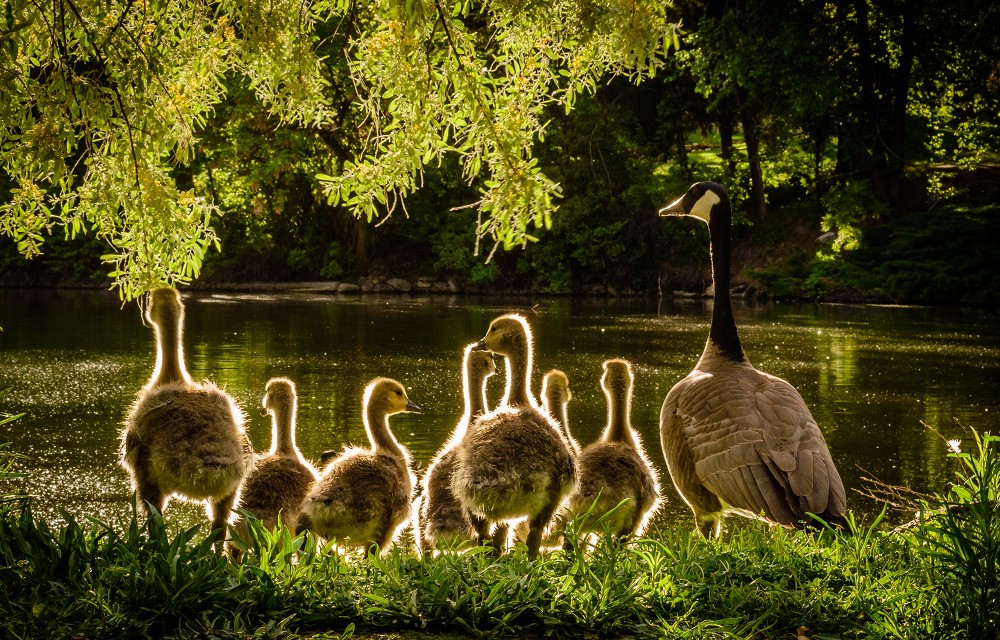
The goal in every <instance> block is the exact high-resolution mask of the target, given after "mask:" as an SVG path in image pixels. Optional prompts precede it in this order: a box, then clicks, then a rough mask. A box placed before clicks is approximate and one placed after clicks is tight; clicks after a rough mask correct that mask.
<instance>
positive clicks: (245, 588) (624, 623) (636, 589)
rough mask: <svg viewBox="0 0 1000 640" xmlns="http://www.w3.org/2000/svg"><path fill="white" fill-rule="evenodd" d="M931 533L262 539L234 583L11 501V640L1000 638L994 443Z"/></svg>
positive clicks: (181, 540)
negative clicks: (558, 546) (441, 545)
mask: <svg viewBox="0 0 1000 640" xmlns="http://www.w3.org/2000/svg"><path fill="white" fill-rule="evenodd" d="M966 444H967V445H969V446H967V448H968V449H970V451H969V452H968V453H962V454H958V455H956V456H955V458H954V459H955V464H956V466H957V474H956V482H955V485H954V489H953V491H952V492H951V494H950V495H948V496H946V497H942V498H941V499H940V500H936V501H935V502H937V503H938V504H934V505H931V506H933V507H934V515H933V516H928V517H926V518H924V519H922V520H921V521H920V522H918V523H916V524H915V525H914V526H912V527H908V528H905V529H903V530H899V531H888V530H887V527H884V526H883V525H882V524H881V522H879V521H875V522H871V523H862V524H855V525H854V526H853V527H852V530H851V531H850V532H849V533H840V534H835V533H833V532H831V531H825V530H820V531H816V532H809V533H803V532H795V531H785V530H781V529H767V528H765V527H763V526H759V525H750V526H745V527H731V529H730V532H729V534H728V535H727V536H726V537H725V538H724V539H723V540H721V541H718V542H708V541H705V540H703V539H701V538H700V537H698V536H696V535H694V534H692V533H689V532H688V531H677V530H667V531H654V532H650V533H649V535H648V537H647V538H645V539H641V540H634V541H631V542H630V543H628V544H626V545H620V544H616V543H603V542H602V543H600V544H599V545H598V546H597V547H596V549H594V550H593V551H592V552H591V553H590V554H588V555H586V556H584V555H583V554H582V553H579V552H575V553H567V552H563V551H555V552H552V553H549V554H547V555H544V556H543V557H542V558H540V559H539V560H538V561H535V562H530V561H528V560H527V558H526V556H525V554H524V550H523V547H522V548H520V549H517V550H515V552H514V553H513V554H511V555H509V556H507V557H503V558H500V559H494V558H492V557H490V556H489V555H487V554H485V553H482V552H481V550H477V551H474V552H470V553H466V554H463V555H454V554H444V555H442V556H439V557H437V558H425V559H419V558H417V557H416V556H415V555H414V554H413V553H412V552H411V551H409V550H408V549H406V548H405V546H400V547H397V548H396V549H394V550H393V551H392V552H390V553H389V554H388V555H387V556H386V557H385V558H377V557H370V558H369V559H368V560H367V561H359V560H358V559H356V558H350V557H349V558H346V559H344V558H340V557H338V556H336V555H335V554H332V553H330V552H329V550H328V549H327V550H324V549H319V550H312V549H311V548H310V545H308V544H306V542H307V541H305V540H303V539H302V538H297V539H296V538H293V537H292V536H290V535H289V533H288V532H287V531H283V530H279V531H277V532H266V531H263V530H261V529H260V528H259V527H255V528H254V529H253V538H254V540H252V541H251V542H250V543H249V547H250V548H249V551H248V553H247V554H246V555H245V557H244V559H243V561H242V562H241V563H236V562H233V561H231V560H229V559H228V558H226V557H220V556H218V555H216V554H214V553H213V552H212V550H211V545H210V542H211V541H210V540H207V539H206V538H205V536H204V531H203V530H201V528H199V527H195V528H192V529H188V530H184V531H179V532H174V531H171V529H170V527H168V526H167V524H166V523H164V521H163V520H162V519H159V518H153V519H152V520H151V521H150V522H149V523H148V526H147V523H146V522H137V521H135V520H134V519H133V520H132V521H131V522H128V523H124V525H122V526H111V525H109V524H106V523H101V522H97V521H92V520H88V521H86V522H77V521H75V520H72V519H71V520H70V521H69V524H67V525H66V526H64V527H62V528H59V529H52V528H49V527H48V526H47V525H46V524H45V523H44V522H40V521H38V520H37V519H35V518H33V517H32V513H31V508H30V504H25V503H23V502H17V501H11V500H9V499H8V500H7V501H6V503H5V509H4V513H3V517H2V522H0V583H2V588H0V636H2V637H5V638H126V637H129V638H131V637H153V638H161V637H216V638H251V637H252V638H296V637H320V638H340V637H347V636H351V635H356V636H362V635H363V636H366V637H367V636H370V635H372V634H374V635H375V636H376V637H384V636H379V635H378V634H385V633H398V634H403V635H401V636H396V635H393V636H391V637H406V638H411V637H427V636H435V637H438V636H440V635H460V636H473V637H480V636H489V637H525V636H527V637H541V636H553V637H580V636H600V637H671V638H707V637H711V638H716V637H717V638H795V637H796V635H797V633H801V634H802V635H805V636H807V637H810V638H814V639H822V638H931V637H933V638H947V637H954V638H981V639H985V640H994V638H995V637H996V634H997V632H998V631H1000V587H998V582H1000V514H998V512H997V504H998V499H1000V455H998V451H997V449H998V448H1000V439H998V438H996V437H992V436H985V437H983V439H982V440H979V439H975V438H974V439H973V440H972V441H970V442H968V443H966Z"/></svg>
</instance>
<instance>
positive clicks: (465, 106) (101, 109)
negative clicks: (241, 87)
mask: <svg viewBox="0 0 1000 640" xmlns="http://www.w3.org/2000/svg"><path fill="white" fill-rule="evenodd" d="M664 11H665V6H664V4H663V3H661V2H656V1H653V0H635V1H634V2H633V1H631V0H629V1H624V0H591V1H583V2H580V1H577V0H562V1H558V2H532V1H510V0H501V1H495V2H473V1H471V0H452V1H448V0H435V1H427V0H405V1H399V0H378V1H372V2H365V3H358V2H350V1H347V0H332V1H328V2H326V1H317V2H301V1H295V2H292V1H289V0H267V1H266V2H265V1H264V0H238V1H237V0H220V1H217V2H211V3H209V2H204V1H198V0H127V1H125V2H123V1H122V0H114V1H109V0H53V1H52V2H45V3H40V2H29V1H27V0H9V1H8V2H7V3H5V11H4V15H3V16H2V17H0V93H2V94H3V95H4V97H5V100H3V101H2V102H0V169H2V171H3V174H4V175H2V176H0V189H4V190H5V191H6V192H7V194H8V195H7V197H6V198H5V202H3V204H0V214H2V218H0V232H2V233H3V234H5V235H8V236H10V237H12V238H13V239H14V240H15V241H16V242H17V244H18V248H19V250H20V251H21V253H22V254H24V255H25V256H26V257H31V256H33V255H36V254H38V253H40V252H41V250H42V247H43V244H44V242H45V238H46V237H47V236H48V235H50V234H52V233H54V232H58V231H61V232H63V233H64V234H66V235H67V236H69V237H72V236H75V235H76V234H79V233H81V232H84V231H89V232H93V233H95V234H96V235H98V236H99V237H101V238H103V239H104V240H106V242H107V243H108V245H109V251H108V253H107V255H105V256H104V260H105V261H106V262H107V263H108V264H109V265H110V266H111V269H112V270H111V273H110V276H111V278H112V279H113V281H114V285H115V286H117V287H118V289H119V292H120V293H121V295H122V296H123V297H124V298H132V297H134V296H136V295H138V294H140V293H142V292H143V291H145V290H148V289H149V288H151V287H153V286H156V285H159V284H163V283H168V284H175V283H183V282H189V281H190V280H192V279H194V278H197V276H198V272H199V269H200V266H201V262H202V258H203V257H204V255H205V252H206V251H207V250H208V249H209V248H210V247H212V246H213V245H215V246H216V247H217V246H218V238H217V236H216V235H215V233H214V231H213V229H212V218H213V216H215V215H218V214H219V213H222V212H220V211H219V209H218V208H217V204H216V203H214V202H212V201H210V200H209V199H208V198H206V194H203V193H200V192H199V191H197V190H195V189H182V188H180V187H179V186H178V184H177V183H176V181H175V179H174V177H173V175H172V169H173V168H174V167H175V166H176V165H179V164H184V163H187V162H189V161H190V160H191V158H192V157H193V155H194V154H195V153H196V152H197V144H198V135H199V130H200V129H201V128H202V127H204V125H205V123H206V119H207V117H208V116H209V115H210V114H211V112H212V109H213V106H214V105H217V104H218V103H220V101H222V100H224V99H225V97H226V95H225V86H226V85H225V80H226V79H227V78H231V77H241V78H243V79H245V81H246V82H247V84H248V85H249V86H250V87H252V88H253V90H254V91H255V92H256V94H257V98H258V99H259V100H260V102H261V103H262V104H264V105H266V107H267V108H268V109H270V111H271V115H272V116H274V117H276V118H278V119H279V120H281V121H283V122H294V123H296V124H298V125H301V126H308V127H317V128H323V127H326V128H333V127H334V126H335V125H334V124H333V123H334V122H335V116H336V114H334V113H332V108H331V107H330V104H331V103H332V100H331V99H330V98H331V96H330V91H331V86H332V85H331V83H330V82H329V75H328V74H329V73H331V72H332V71H331V69H333V68H334V67H332V66H331V65H327V64H326V63H325V61H324V59H323V58H322V57H321V56H320V55H319V54H318V52H317V51H318V49H319V48H320V46H321V44H322V42H321V39H320V36H319V35H318V34H319V33H320V32H321V31H322V32H323V33H329V31H330V29H333V30H334V31H338V32H341V33H349V34H350V36H351V37H349V38H347V39H346V40H345V42H347V43H348V44H347V45H346V48H345V50H344V51H342V55H344V56H345V58H346V60H347V61H348V63H349V64H348V67H347V68H348V69H349V72H350V74H351V80H352V84H353V86H354V87H355V90H356V92H357V95H356V98H355V99H356V101H357V104H359V105H360V106H361V107H362V110H363V112H364V113H365V114H366V115H367V117H368V121H367V122H366V126H365V127H364V128H363V129H362V130H361V131H358V132H357V134H358V136H359V137H360V139H361V142H362V144H361V147H360V148H362V149H364V151H363V152H362V153H361V154H360V156H359V157H357V158H355V159H353V160H352V161H349V162H347V163H345V164H344V165H343V166H338V165H337V164H335V162H334V160H332V159H330V160H329V161H328V165H329V166H330V170H329V172H328V173H329V175H324V176H322V179H323V181H324V185H325V187H326V189H327V193H328V195H329V197H330V199H331V201H332V202H339V203H343V204H345V205H347V206H349V207H350V208H352V209H353V210H354V212H355V213H356V214H357V215H359V216H360V215H364V216H366V217H367V218H368V219H369V220H371V219H373V218H375V217H378V216H386V215H389V214H391V213H392V212H393V211H394V209H395V208H396V205H397V204H398V203H399V202H401V201H402V198H404V197H405V196H406V195H407V194H409V193H411V192H412V191H413V190H414V189H416V188H418V187H419V184H420V179H421V168H422V166H423V165H424V164H426V163H428V162H432V161H435V160H437V159H440V158H441V157H442V155H443V154H445V153H457V154H459V156H460V158H461V161H462V167H463V171H464V174H465V177H466V178H467V179H468V180H469V181H472V180H473V179H475V178H476V177H478V176H482V177H483V180H482V182H481V184H482V185H483V189H482V197H481V199H480V200H479V201H478V202H476V203H472V205H471V206H476V207H478V208H479V211H480V212H481V216H480V225H479V232H480V235H481V236H488V237H490V238H491V239H492V240H493V241H494V242H495V243H496V244H495V245H494V248H495V247H496V246H498V245H503V246H505V247H511V246H515V245H518V244H523V243H525V242H527V241H530V240H532V239H533V238H532V236H531V234H530V228H532V227H541V226H547V225H548V224H550V218H549V216H550V214H551V212H552V210H553V208H554V203H553V199H554V198H555V197H557V196H558V193H559V187H558V185H557V184H555V183H554V182H553V181H552V180H550V179H549V178H547V177H546V176H545V175H544V174H543V173H542V172H541V171H540V170H539V168H538V166H537V164H536V162H535V159H534V157H533V155H532V145H533V143H534V141H535V140H536V139H540V138H541V137H542V136H543V135H544V131H545V122H544V120H543V113H544V109H545V108H546V107H549V106H551V105H553V104H558V105H565V107H566V108H567V109H569V108H571V107H572V105H573V100H574V98H575V96H577V95H578V94H579V93H580V92H581V91H584V90H588V89H592V88H593V87H594V86H596V84H597V83H598V82H599V81H600V79H601V78H602V77H603V76H605V75H606V74H609V73H610V74H626V75H629V76H632V77H636V78H638V77H641V76H643V75H648V74H651V73H653V72H654V71H655V69H656V68H657V65H658V60H659V58H658V56H660V55H661V54H662V53H663V52H665V51H666V49H667V48H668V45H669V44H670V43H671V42H672V37H673V33H674V31H673V29H672V28H671V27H670V26H669V25H668V23H667V22H666V18H665V15H664ZM320 26H322V27H324V28H323V29H322V30H321V29H319V27H320ZM337 68H340V67H337ZM5 183H6V184H5Z"/></svg>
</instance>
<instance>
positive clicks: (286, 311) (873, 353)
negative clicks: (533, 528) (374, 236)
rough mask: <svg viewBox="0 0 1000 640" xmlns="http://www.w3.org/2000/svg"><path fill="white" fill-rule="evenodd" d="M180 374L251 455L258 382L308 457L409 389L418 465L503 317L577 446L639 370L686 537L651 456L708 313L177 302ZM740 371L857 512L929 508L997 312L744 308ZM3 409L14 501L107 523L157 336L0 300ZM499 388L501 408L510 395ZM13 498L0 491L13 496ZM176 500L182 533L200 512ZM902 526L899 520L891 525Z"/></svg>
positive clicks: (555, 302)
mask: <svg viewBox="0 0 1000 640" xmlns="http://www.w3.org/2000/svg"><path fill="white" fill-rule="evenodd" d="M185 304H186V305H187V326H186V329H185V349H186V355H187V366H188V369H189V370H190V372H191V374H192V376H193V377H194V378H195V379H204V378H211V379H213V380H214V381H215V382H217V383H218V384H220V385H222V386H224V387H225V388H226V389H227V390H228V391H229V392H230V393H231V394H232V395H233V396H234V397H235V398H236V399H237V400H238V401H239V402H240V403H241V404H242V405H243V407H244V408H245V410H246V413H247V416H248V423H249V433H250V437H251V439H252V440H253V442H254V445H255V446H256V448H257V449H258V450H264V449H267V448H268V446H269V445H270V423H269V420H268V418H266V417H264V416H262V415H261V413H260V409H259V407H260V400H261V395H262V393H263V390H264V385H265V383H266V382H267V380H268V379H269V378H270V377H272V376H287V377H289V378H291V379H292V380H294V381H295V383H296V384H297V386H298V392H299V414H298V417H299V422H298V443H299V447H300V449H301V450H302V452H303V454H304V455H305V456H307V457H310V458H313V459H316V458H318V456H319V453H320V452H322V451H324V450H327V449H335V448H340V447H341V446H342V445H344V444H347V443H353V444H365V443H366V439H365V434H364V428H363V426H362V423H361V415H360V405H361V392H362V389H363V388H364V386H365V384H366V383H367V382H368V381H369V380H370V379H371V378H373V377H375V376H390V377H393V378H396V379H398V380H399V381H401V382H402V383H403V384H405V385H406V387H407V389H408V390H409V394H410V397H411V399H412V400H414V401H415V402H416V403H418V404H419V405H420V406H421V407H422V408H423V410H424V412H423V413H422V414H420V415H414V414H404V415H400V416H396V417H395V418H393V420H392V423H391V424H392V427H393V430H394V431H395V433H396V436H397V437H398V439H399V440H400V441H402V442H403V443H404V444H405V445H406V446H407V447H408V448H409V449H410V452H411V454H412V456H413V458H414V460H415V461H416V462H417V463H418V464H420V465H421V466H425V465H426V464H427V462H429V460H430V459H431V457H432V456H433V455H434V453H435V451H436V450H437V448H438V447H439V446H440V445H441V444H442V443H443V442H444V441H445V440H446V439H447V437H448V433H449V432H450V430H451V429H452V427H453V426H454V424H455V422H456V420H457V419H458V417H459V416H460V415H461V413H462V397H461V372H460V370H459V367H460V364H461V354H462V350H463V348H464V346H465V345H466V344H468V343H470V342H474V341H476V340H478V339H479V338H480V337H482V335H483V334H484V333H485V331H486V328H487V326H488V325H489V322H490V320H491V319H492V318H494V317H495V316H497V315H500V314H501V313H505V312H509V311H520V312H522V313H524V314H525V315H527V316H528V318H529V320H530V321H531V323H532V326H533V328H534V330H535V337H536V354H535V372H534V386H535V389H536V393H537V389H538V387H539V386H540V384H541V376H542V374H544V372H545V371H547V370H548V369H551V368H559V369H562V370H563V371H565V372H566V373H567V374H568V375H569V378H570V386H571V389H572V392H573V400H572V402H571V403H570V407H569V411H570V421H571V426H572V429H573V432H574V434H575V435H576V437H577V438H578V439H579V440H580V441H581V442H583V443H587V442H590V441H592V440H593V439H594V438H596V437H597V435H598V434H599V433H600V431H601V429H602V428H603V427H604V422H605V413H604V411H605V409H604V395H603V393H602V392H601V389H600V385H599V379H600V374H601V363H602V361H603V360H605V359H606V358H611V357H623V358H627V359H629V360H630V361H632V364H633V366H634V369H635V373H636V384H635V398H634V402H633V416H632V420H633V424H634V426H635V427H636V429H637V430H638V431H639V433H640V434H641V436H642V438H643V442H644V444H645V445H646V449H647V451H648V452H649V454H650V457H651V458H652V459H653V460H654V461H655V462H656V463H657V464H658V465H659V467H660V472H661V480H663V483H664V489H665V490H664V495H665V497H666V503H665V508H664V509H663V511H662V513H661V514H660V516H659V517H658V519H657V521H656V524H658V525H660V526H683V527H689V526H692V524H693V523H692V522H691V519H690V514H689V512H688V511H687V508H686V507H685V506H684V505H683V504H682V503H681V502H680V499H679V498H678V497H677V495H676V494H675V493H674V491H673V489H672V487H671V486H670V483H669V477H668V476H667V475H666V471H665V468H664V466H663V458H662V453H661V452H660V447H659V435H658V418H659V410H660V405H661V403H662V402H663V398H664V396H665V395H666V393H667V391H669V390H670V387H671V386H672V385H673V384H674V383H675V382H677V381H678V380H680V379H681V378H682V377H684V376H685V375H686V374H687V373H688V371H690V370H691V368H692V366H693V365H694V364H695V362H696V361H697V359H698V356H699V355H700V353H701V349H702V346H703V345H704V341H705V337H706V334H707V330H708V320H709V318H710V314H711V301H706V300H700V299H698V300H680V301H673V302H669V301H662V302H660V303H657V302H656V301H655V300H649V301H637V300H591V299H587V300H576V299H572V300H571V299H541V300H528V299H527V298H522V299H517V300H513V301H501V300H488V301H482V300H474V299H470V298H444V297H441V298H417V297H414V298H408V297H391V298H364V299H357V298H342V297H336V296H329V295H322V296H319V295H306V294H302V295H293V294H289V295H234V294H186V295H185ZM736 317H737V322H738V323H739V325H740V330H741V337H742V340H743V344H744V348H745V350H746V352H747V355H748V357H749V358H750V360H751V361H752V362H753V363H754V365H755V366H757V367H758V368H759V369H762V370H764V371H767V372H769V373H772V374H775V375H778V376H781V377H783V378H785V379H786V380H788V381H789V382H791V383H792V384H793V385H795V386H796V387H797V388H798V390H799V392H800V393H801V394H802V396H803V398H804V399H805V401H806V404H807V405H808V406H809V407H810V409H811V410H812V412H813V415H814V416H815V417H816V419H817V421H818V422H819V424H820V426H821V428H822V429H823V432H824V434H825V436H826V439H827V442H828V443H829V445H830V449H831V451H832V453H833V457H834V460H835V462H836V464H837V467H838V469H839V470H840V473H841V475H842V477H843V479H844V483H845V485H846V486H847V487H848V501H849V504H850V506H851V507H852V508H854V509H855V510H856V511H859V512H861V513H862V514H865V515H866V517H869V518H870V517H871V514H872V513H874V512H875V511H876V509H877V506H876V505H875V503H874V502H872V501H871V500H868V499H867V498H865V497H863V496H861V495H859V494H857V493H855V492H853V491H851V489H852V488H858V487H860V486H861V485H862V483H861V478H862V477H863V476H866V475H867V476H874V477H877V478H879V479H881V480H883V481H885V482H888V483H892V484H906V485H909V486H911V487H913V488H914V489H917V490H920V491H940V490H942V489H944V488H945V487H946V486H947V483H948V481H949V480H950V479H951V478H952V477H953V469H954V467H953V464H952V462H951V461H950V460H949V458H948V457H947V447H946V445H945V444H944V443H943V442H942V441H941V439H940V438H939V437H938V436H937V435H935V434H934V432H933V431H932V430H931V429H929V428H927V427H925V426H923V425H927V426H928V427H932V428H933V429H935V430H937V431H938V432H940V434H941V435H943V436H944V437H945V438H962V439H965V440H968V432H967V430H966V429H967V428H968V427H975V428H976V429H977V430H980V431H992V432H994V433H997V432H1000V323H998V322H997V319H996V314H995V312H992V311H982V310H969V309H929V308H901V307H893V308H889V307H866V306H831V305H800V304H768V305H763V306H754V307H741V306H739V305H737V308H736ZM0 327H2V328H3V332H2V333H0V390H5V391H3V392H2V394H0V411H5V412H8V413H21V412H24V413H25V414H26V415H25V416H24V417H23V418H21V419H20V420H18V421H16V422H14V423H11V424H7V425H2V426H0V442H11V443H12V444H11V448H12V449H13V450H14V451H16V452H18V453H20V454H23V455H24V456H25V457H24V458H23V459H21V460H20V461H19V463H18V468H19V470H21V471H24V472H26V473H27V474H28V477H27V478H26V479H24V480H20V481H17V484H16V485H14V488H17V489H21V490H24V491H26V492H28V493H30V494H32V495H34V496H36V497H37V500H36V512H37V513H38V514H39V515H42V516H43V517H45V518H47V519H50V520H53V521H55V520H58V519H60V518H61V517H62V515H61V514H62V512H63V511H65V512H68V513H70V514H72V515H73V516H75V517H76V518H78V519H82V518H85V517H87V516H93V517H96V518H99V519H101V520H103V521H106V522H116V521H118V520H119V519H120V518H123V517H126V516H127V515H128V514H129V513H130V507H129V506H128V505H129V499H130V495H131V491H130V488H129V485H128V479H127V477H126V474H125V472H124V471H123V470H122V469H121V468H120V467H119V466H118V464H117V457H118V453H117V452H118V433H119V428H120V425H121V422H122V419H123V417H124V415H125V413H126V412H127V410H128V407H129V405H130V403H131V402H132V399H133V398H134V395H135V392H136V391H137V390H138V389H139V388H140V387H141V386H142V385H143V384H144V383H145V382H146V380H147V378H148V377H149V374H150V372H151V370H152V367H153V363H154V361H155V351H154V342H153V334H152V331H151V330H150V329H149V328H147V327H144V326H143V324H142V322H141V320H140V317H139V312H138V310H137V308H136V306H135V305H134V304H133V305H127V306H126V307H124V308H121V306H120V303H119V301H118V300H117V298H116V297H115V296H113V295H111V294H106V293H103V292H80V291H38V292H31V291H23V290H3V289H0ZM502 386H503V382H502V376H501V375H500V374H498V375H497V376H495V377H494V378H493V379H492V385H491V396H492V397H493V398H497V397H498V396H499V394H500V392H501V391H502ZM11 488H12V486H11V485H10V484H8V486H4V487H0V489H2V491H0V493H7V492H9V491H10V490H11ZM179 505H180V503H177V502H175V503H173V504H172V505H171V509H170V510H168V514H170V512H171V511H172V512H173V513H174V516H173V517H174V518H175V519H177V520H185V519H186V520H187V521H189V522H191V521H198V520H200V511H199V510H197V509H195V508H194V507H191V506H186V505H185V506H179ZM897 517H898V518H899V519H905V516H904V515H903V514H899V515H898V516H897Z"/></svg>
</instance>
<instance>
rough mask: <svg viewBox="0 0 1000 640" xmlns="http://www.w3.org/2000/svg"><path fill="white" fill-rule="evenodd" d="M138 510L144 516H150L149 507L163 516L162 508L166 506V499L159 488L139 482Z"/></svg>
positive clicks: (150, 483) (149, 483) (148, 483)
mask: <svg viewBox="0 0 1000 640" xmlns="http://www.w3.org/2000/svg"><path fill="white" fill-rule="evenodd" d="M137 484H138V485H139V501H138V505H137V506H138V507H139V510H140V511H141V512H142V513H143V514H144V515H145V516H147V517H148V516H149V515H150V507H152V508H153V509H156V512H157V513H159V514H160V515H163V508H164V507H166V506H167V497H166V496H165V495H163V492H162V491H160V487H159V486H157V485H155V484H153V483H152V482H139V483H137Z"/></svg>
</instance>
